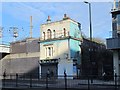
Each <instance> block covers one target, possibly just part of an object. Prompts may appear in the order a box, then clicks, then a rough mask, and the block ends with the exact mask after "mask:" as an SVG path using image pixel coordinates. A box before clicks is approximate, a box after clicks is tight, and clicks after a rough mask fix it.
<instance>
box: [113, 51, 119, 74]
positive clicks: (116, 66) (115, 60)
mask: <svg viewBox="0 0 120 90" xmlns="http://www.w3.org/2000/svg"><path fill="white" fill-rule="evenodd" d="M113 64H114V75H115V73H116V74H117V75H120V70H119V69H120V67H119V58H118V51H117V50H114V51H113Z"/></svg>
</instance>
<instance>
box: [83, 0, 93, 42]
mask: <svg viewBox="0 0 120 90" xmlns="http://www.w3.org/2000/svg"><path fill="white" fill-rule="evenodd" d="M84 3H86V4H88V5H89V22H90V41H92V21H91V3H89V2H87V1H84Z"/></svg>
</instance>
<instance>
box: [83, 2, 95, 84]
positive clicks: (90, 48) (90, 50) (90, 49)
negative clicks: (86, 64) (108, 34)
mask: <svg viewBox="0 0 120 90" xmlns="http://www.w3.org/2000/svg"><path fill="white" fill-rule="evenodd" d="M84 3H86V4H88V5H89V24H90V41H91V42H92V21H91V3H90V2H87V1H84ZM91 42H90V46H89V55H90V65H91V75H92V74H93V70H92V69H93V68H92V56H91V53H92V47H91V46H92V45H91V44H92V43H91ZM91 83H93V79H92V77H91Z"/></svg>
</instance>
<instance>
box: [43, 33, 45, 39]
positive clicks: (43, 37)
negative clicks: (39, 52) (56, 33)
mask: <svg viewBox="0 0 120 90" xmlns="http://www.w3.org/2000/svg"><path fill="white" fill-rule="evenodd" d="M43 39H44V40H45V32H43Z"/></svg>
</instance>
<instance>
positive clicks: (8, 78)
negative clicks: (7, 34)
mask: <svg viewBox="0 0 120 90" xmlns="http://www.w3.org/2000/svg"><path fill="white" fill-rule="evenodd" d="M35 76H38V77H35ZM2 77H3V78H2V87H3V88H9V87H12V88H14V87H15V88H17V87H25V88H28V87H29V88H35V87H38V88H63V89H66V90H67V89H68V88H76V89H86V90H96V89H97V88H108V89H109V88H111V89H112V90H120V76H117V75H115V76H114V77H112V76H106V77H102V76H79V77H77V76H68V75H66V74H64V75H61V76H49V75H45V76H41V75H35V74H20V73H16V74H3V75H2Z"/></svg>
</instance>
